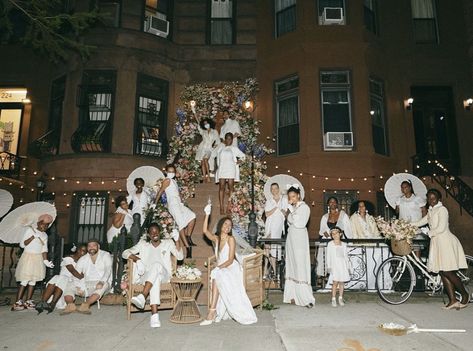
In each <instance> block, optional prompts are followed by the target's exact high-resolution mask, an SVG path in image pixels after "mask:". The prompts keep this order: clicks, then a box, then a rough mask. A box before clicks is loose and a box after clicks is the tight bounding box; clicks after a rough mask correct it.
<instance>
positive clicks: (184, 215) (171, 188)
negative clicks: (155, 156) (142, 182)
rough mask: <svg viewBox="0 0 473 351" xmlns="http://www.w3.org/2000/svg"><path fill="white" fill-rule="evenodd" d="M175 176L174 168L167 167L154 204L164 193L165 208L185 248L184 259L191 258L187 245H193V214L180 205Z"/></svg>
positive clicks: (189, 248)
mask: <svg viewBox="0 0 473 351" xmlns="http://www.w3.org/2000/svg"><path fill="white" fill-rule="evenodd" d="M175 176H176V168H175V167H174V166H173V165H167V166H166V179H164V180H163V183H162V185H161V188H160V189H159V192H158V195H157V196H156V202H157V201H159V200H160V198H161V196H162V195H163V193H166V199H167V208H168V210H169V213H170V214H171V216H172V218H174V222H176V225H177V227H178V228H179V237H180V239H181V242H182V244H183V245H184V246H185V247H186V248H187V255H186V258H192V246H190V245H189V244H191V245H192V244H193V243H192V239H191V235H192V232H193V231H194V226H195V213H194V212H192V211H191V210H190V209H189V208H188V207H186V206H185V205H184V204H183V203H182V201H181V196H180V195H179V187H178V185H177V182H176V180H175V179H174V178H175Z"/></svg>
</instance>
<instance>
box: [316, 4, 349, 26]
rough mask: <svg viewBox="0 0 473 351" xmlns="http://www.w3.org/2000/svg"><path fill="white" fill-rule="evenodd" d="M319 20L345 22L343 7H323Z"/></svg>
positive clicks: (329, 22) (331, 22)
mask: <svg viewBox="0 0 473 351" xmlns="http://www.w3.org/2000/svg"><path fill="white" fill-rule="evenodd" d="M321 20H322V24H345V16H344V15H343V8H341V7H325V8H324V12H323V14H322V18H321Z"/></svg>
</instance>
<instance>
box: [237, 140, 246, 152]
mask: <svg viewBox="0 0 473 351" xmlns="http://www.w3.org/2000/svg"><path fill="white" fill-rule="evenodd" d="M238 148H239V149H240V151H241V152H246V144H245V143H244V142H243V141H238Z"/></svg>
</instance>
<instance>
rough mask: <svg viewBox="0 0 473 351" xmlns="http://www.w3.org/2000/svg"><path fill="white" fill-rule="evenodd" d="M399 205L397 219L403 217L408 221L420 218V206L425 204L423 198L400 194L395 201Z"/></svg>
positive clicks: (415, 220)
mask: <svg viewBox="0 0 473 351" xmlns="http://www.w3.org/2000/svg"><path fill="white" fill-rule="evenodd" d="M396 206H398V207H399V219H403V220H405V221H407V222H408V223H412V222H417V221H420V220H421V219H422V207H424V206H425V199H422V198H421V197H420V196H417V195H414V194H412V195H411V197H405V196H404V195H403V196H401V197H400V198H399V199H398V200H397V201H396Z"/></svg>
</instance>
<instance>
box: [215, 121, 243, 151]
mask: <svg viewBox="0 0 473 351" xmlns="http://www.w3.org/2000/svg"><path fill="white" fill-rule="evenodd" d="M227 133H232V134H233V146H237V145H238V138H237V137H235V134H238V135H241V129H240V123H238V121H237V120H236V119H231V118H228V119H227V120H226V121H225V123H224V124H223V126H222V128H221V129H220V139H223V140H225V134H227Z"/></svg>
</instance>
